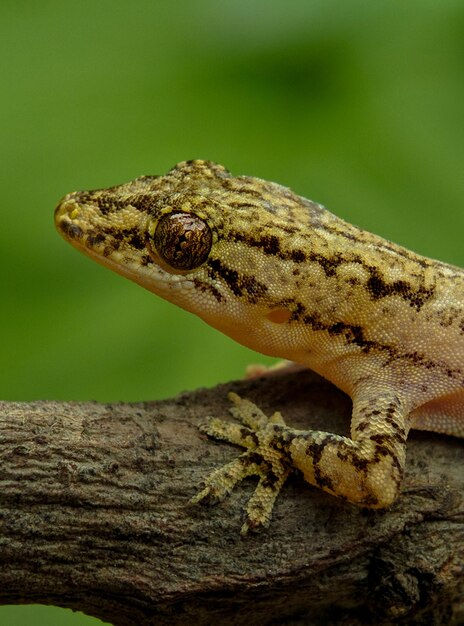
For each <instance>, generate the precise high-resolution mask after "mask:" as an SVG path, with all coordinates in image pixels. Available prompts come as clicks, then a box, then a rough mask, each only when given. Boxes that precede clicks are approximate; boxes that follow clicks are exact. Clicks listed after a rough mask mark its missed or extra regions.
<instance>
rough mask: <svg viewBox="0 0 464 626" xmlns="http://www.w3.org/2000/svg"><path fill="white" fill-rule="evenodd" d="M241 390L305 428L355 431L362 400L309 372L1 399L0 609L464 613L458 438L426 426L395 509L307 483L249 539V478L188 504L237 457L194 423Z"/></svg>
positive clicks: (344, 616)
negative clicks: (356, 405) (187, 388)
mask: <svg viewBox="0 0 464 626" xmlns="http://www.w3.org/2000/svg"><path fill="white" fill-rule="evenodd" d="M230 389H233V390H235V391H237V392H238V393H240V394H241V395H244V396H246V397H249V398H250V399H252V400H254V401H255V402H257V403H258V404H259V405H260V406H261V407H263V408H264V409H265V410H269V411H271V410H275V408H279V409H281V410H282V412H283V413H284V415H285V417H286V419H287V422H288V423H289V424H292V425H295V426H298V427H300V428H305V427H306V428H307V427H308V426H309V425H311V427H313V428H318V429H325V430H329V431H332V432H339V433H344V432H345V433H346V432H347V430H348V425H349V413H350V402H349V400H348V399H347V398H346V397H345V396H344V395H343V394H342V393H341V392H339V391H338V390H336V389H335V388H334V387H332V386H331V385H330V384H329V383H327V382H325V381H323V380H322V379H321V378H319V377H317V376H316V375H314V374H312V373H310V372H301V373H298V374H293V375H281V376H279V377H278V378H262V379H255V380H250V381H241V382H236V383H232V384H231V385H225V386H220V387H217V388H215V389H211V390H199V391H196V392H194V393H188V394H182V395H180V396H178V397H176V398H174V399H172V400H166V401H162V402H150V403H140V404H111V405H110V404H105V405H104V404H95V403H58V402H36V403H7V402H3V403H0V485H1V490H0V494H1V495H0V602H2V603H9V604H12V603H32V602H34V603H44V604H55V605H58V606H63V607H70V608H73V609H78V610H81V611H84V612H85V613H87V614H89V615H94V616H96V617H100V618H101V619H103V620H105V621H108V622H111V623H112V624H114V625H116V626H126V625H135V624H140V625H147V624H157V625H163V624H166V625H167V624H170V625H172V624H174V625H175V624H185V623H192V624H212V623H220V624H225V625H228V624H237V625H238V624H253V626H259V625H262V624H345V625H353V626H354V625H360V624H370V623H375V624H391V623H395V624H403V623H404V624H432V623H433V624H452V623H455V624H459V623H464V613H463V612H462V606H461V607H460V606H459V602H460V601H461V600H460V597H459V594H460V592H462V590H463V579H464V573H463V564H464V501H463V496H462V494H463V483H464V472H463V460H464V445H463V443H462V441H459V440H457V439H453V438H451V437H444V436H438V435H433V434H426V433H416V434H412V435H411V436H410V439H409V445H408V465H407V473H406V478H405V481H404V487H403V492H402V495H401V497H400V498H399V500H398V501H397V502H396V503H395V504H394V506H393V507H392V508H391V509H390V510H388V511H386V512H379V511H377V512H376V511H363V510H360V509H358V508H356V507H354V506H351V505H349V504H347V503H344V502H342V501H338V500H337V499H335V498H332V497H330V496H328V495H326V494H323V493H321V492H319V491H318V490H316V489H313V488H311V487H309V486H308V485H307V484H306V483H304V482H303V480H302V479H301V478H300V477H298V476H294V477H292V478H291V479H290V480H289V481H288V483H287V485H286V487H284V490H283V492H282V494H281V496H280V497H279V498H278V500H277V504H276V507H275V509H274V516H273V520H272V523H271V526H270V528H269V529H267V530H266V531H264V532H262V533H260V534H256V535H251V536H247V537H241V536H240V534H239V530H240V526H241V516H242V509H243V506H244V504H245V503H246V500H247V498H248V497H249V496H250V494H251V492H252V490H253V487H254V483H253V480H251V479H250V480H248V481H245V482H244V483H242V485H241V486H240V487H239V488H238V489H236V490H235V491H234V492H233V493H232V495H231V496H230V497H229V498H227V499H226V500H225V501H224V502H223V503H221V504H219V505H218V506H215V507H206V506H199V505H196V506H193V505H189V503H188V502H189V499H190V498H191V496H192V495H193V494H194V493H195V492H196V489H197V486H198V484H199V483H200V482H201V479H202V477H203V476H205V475H206V474H207V473H208V472H209V471H210V470H212V469H213V468H215V467H217V466H219V465H220V464H222V463H224V462H225V461H228V460H230V459H232V458H233V457H234V456H235V455H236V454H237V451H238V450H237V449H236V448H234V447H233V446H230V445H227V444H225V443H217V442H212V441H211V440H207V439H206V438H205V437H204V436H202V435H200V433H199V432H198V430H197V429H196V424H197V423H198V421H199V420H200V419H201V418H202V417H204V416H205V415H208V414H214V415H219V416H225V415H227V409H228V406H229V403H228V400H227V398H226V392H227V391H228V390H230ZM460 611H461V612H460Z"/></svg>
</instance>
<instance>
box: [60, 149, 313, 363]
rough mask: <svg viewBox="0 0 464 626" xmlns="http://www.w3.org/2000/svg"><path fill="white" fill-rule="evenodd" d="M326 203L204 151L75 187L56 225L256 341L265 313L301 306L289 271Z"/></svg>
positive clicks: (278, 315) (149, 284)
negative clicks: (117, 181)
mask: <svg viewBox="0 0 464 626" xmlns="http://www.w3.org/2000/svg"><path fill="white" fill-rule="evenodd" d="M323 211H324V210H323V209H322V208H321V207H320V206H319V205H317V204H314V203H312V202H310V201H307V200H305V199H303V198H301V197H299V196H297V195H296V194H294V193H293V192H291V191H290V190H289V189H286V188H285V187H281V186H280V185H277V184H275V183H270V182H266V181H263V180H260V179H256V178H251V177H245V176H241V177H233V176H232V175H231V174H230V173H229V172H228V171H227V170H226V169H225V168H224V167H222V166H221V165H217V164H215V163H212V162H210V161H200V160H195V161H184V162H182V163H179V164H178V165H176V166H175V167H174V168H173V169H172V170H170V171H169V172H168V173H167V174H166V175H164V176H142V177H140V178H137V179H135V180H133V181H131V182H129V183H125V184H122V185H117V186H114V187H110V188H107V189H97V190H94V191H79V192H74V193H70V194H68V195H66V196H65V197H64V198H63V199H62V200H61V202H60V203H59V205H58V206H57V208H56V210H55V224H56V227H57V229H58V231H59V232H60V234H61V235H62V236H63V237H64V238H65V239H66V240H67V241H69V242H70V243H71V244H72V245H73V246H74V247H76V248H77V249H79V250H81V251H82V252H84V253H85V254H87V255H89V256H90V257H92V258H93V259H94V260H96V261H98V262H99V263H101V264H103V265H105V266H107V267H109V268H110V269H112V270H114V271H116V272H118V273H119V274H122V275H123V276H126V277H127V278H130V279H131V280H133V281H135V282H137V283H138V284H140V285H142V286H143V287H145V288H146V289H149V290H150V291H152V292H154V293H156V294H158V295H160V296H162V297H163V298H165V299H167V300H169V301H171V302H173V303H175V304H177V305H178V306H181V307H182V308H184V309H187V310H189V311H191V312H193V313H195V314H197V315H199V316H200V317H202V318H203V319H204V320H206V321H207V322H208V323H209V324H211V325H212V326H215V327H216V328H218V329H219V330H221V331H223V332H225V333H226V334H228V335H230V336H233V337H234V338H235V339H237V340H238V341H240V342H241V343H246V344H247V345H250V343H251V344H254V343H255V342H254V341H253V338H252V337H250V333H251V334H253V333H260V332H262V331H263V328H262V325H261V324H260V323H258V322H260V321H262V320H264V323H269V322H272V323H274V324H275V323H282V322H285V321H288V319H289V318H290V317H291V315H292V314H293V309H292V306H293V305H292V304H291V302H292V301H294V295H295V284H294V282H292V284H290V283H289V279H288V276H291V275H292V271H294V270H296V272H295V271H294V274H293V276H297V274H298V265H299V264H301V263H302V262H303V261H304V260H305V253H304V249H305V245H304V242H303V241H302V239H301V237H302V235H301V234H300V233H301V226H302V222H306V223H308V225H309V223H312V222H317V221H318V220H319V219H320V217H321V215H322V213H323ZM264 330H265V331H266V332H267V329H264ZM245 334H246V336H245ZM256 349H260V347H259V345H258V344H256ZM261 351H262V348H261Z"/></svg>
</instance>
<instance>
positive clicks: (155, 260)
mask: <svg viewBox="0 0 464 626" xmlns="http://www.w3.org/2000/svg"><path fill="white" fill-rule="evenodd" d="M55 221H56V226H57V228H58V230H59V232H60V233H61V234H62V235H63V236H64V237H65V239H67V240H68V241H69V242H70V243H71V244H72V245H74V246H75V247H76V248H78V249H79V250H81V251H82V252H85V253H86V254H88V255H89V256H91V257H92V258H93V259H95V260H96V261H98V262H99V263H102V264H103V265H105V266H107V267H109V268H111V269H113V270H114V271H116V272H118V273H120V274H122V275H124V276H126V277H128V278H130V279H131V280H134V281H135V282H137V283H139V284H140V285H142V286H143V287H145V288H147V289H149V290H150V291H153V292H154V293H156V294H158V295H160V296H162V297H163V298H166V299H167V300H169V301H171V302H174V303H175V304H177V305H179V306H181V307H183V308H184V309H187V310H189V311H191V312H193V313H195V314H196V315H199V316H200V317H201V318H202V319H204V320H205V321H206V322H207V323H208V324H210V325H211V326H214V327H215V328H218V329H219V330H221V331H222V332H224V333H226V334H227V335H229V336H231V337H233V338H234V339H235V340H237V341H239V342H240V343H242V344H244V345H246V346H248V347H250V348H253V349H255V350H257V351H259V352H262V353H264V354H268V355H272V356H277V357H281V358H285V359H289V360H291V361H295V362H297V363H300V364H302V365H305V366H307V367H310V368H311V369H313V370H315V371H316V372H318V373H319V374H321V375H322V376H325V377H326V378H327V379H329V380H330V381H332V382H333V383H334V384H335V385H337V386H338V387H340V388H341V389H343V390H344V391H345V392H346V393H348V394H349V395H350V396H351V398H352V400H353V414H352V420H351V437H350V438H348V437H342V436H339V435H335V434H332V433H326V432H318V431H312V430H308V431H298V430H295V429H292V428H291V427H289V426H287V425H286V424H285V422H284V420H283V418H282V416H281V415H280V414H279V413H276V414H274V415H273V416H272V417H271V418H267V417H266V416H265V415H264V414H263V413H262V412H261V411H260V410H259V409H258V408H257V407H256V406H255V405H253V404H251V403H250V402H248V401H247V400H242V399H240V398H238V397H237V396H232V397H231V399H232V401H233V402H234V405H235V407H234V409H232V413H233V415H234V416H235V417H236V418H237V420H238V421H239V422H241V423H237V422H235V423H231V422H225V421H222V420H219V419H215V418H209V419H208V420H207V422H206V423H205V424H204V425H203V427H202V429H203V431H204V432H206V433H208V434H209V435H211V436H213V437H215V438H219V439H224V440H226V441H229V442H232V443H234V444H237V445H240V446H242V447H245V448H246V451H245V452H244V453H243V454H242V455H241V456H240V457H238V458H237V460H235V461H233V462H232V463H230V464H228V465H226V466H225V467H222V468H219V469H218V470H217V471H216V472H214V473H213V474H212V475H211V476H209V477H208V478H207V479H206V480H205V487H204V489H203V490H202V491H201V492H200V493H199V494H198V495H197V496H196V497H195V498H194V501H200V500H205V499H209V500H211V499H221V498H223V497H224V496H225V495H227V493H229V492H230V490H231V489H232V488H233V487H234V485H235V484H236V483H237V482H238V481H240V480H241V479H242V478H244V477H245V476H249V475H258V476H259V478H260V480H259V483H258V487H257V489H256V491H255V493H254V495H253V497H252V498H251V500H250V502H249V504H248V507H247V522H246V523H245V525H244V527H243V529H242V532H247V530H248V529H250V528H257V527H260V526H263V525H267V524H268V523H269V519H270V515H271V511H272V506H273V503H274V500H275V498H276V496H277V494H278V492H279V490H280V488H281V487H282V485H283V483H284V482H285V479H286V478H287V476H288V474H289V473H290V472H291V471H292V470H293V469H295V468H296V469H298V470H300V471H301V472H302V473H303V475H304V477H305V479H306V480H307V481H308V482H309V483H311V484H313V485H317V486H318V487H320V488H321V489H324V490H325V491H327V492H329V493H331V494H333V495H335V496H339V497H341V498H344V499H347V500H349V501H350V502H354V503H356V504H358V505H360V506H363V507H371V508H383V507H387V506H389V505H390V504H391V503H392V502H393V501H394V499H395V498H396V496H397V495H398V491H399V487H400V483H401V478H402V475H403V471H404V465H405V451H406V437H407V434H408V431H409V429H410V428H411V427H412V428H417V429H422V430H432V431H435V432H439V433H446V434H450V435H455V436H464V271H463V270H462V269H460V268H458V267H453V266H451V265H447V264H446V263H441V262H439V261H434V260H431V259H427V258H425V257H422V256H419V255H417V254H415V253H414V252H410V251H409V250H406V249H405V248H402V247H400V246H397V245H395V244H393V243H391V242H389V241H386V240H384V239H382V238H380V237H377V236H376V235H373V234H371V233H368V232H366V231H363V230H361V229H359V228H357V227H356V226H353V225H351V224H348V223H347V222H344V221H343V220H341V219H339V218H338V217H336V216H334V215H332V214H331V213H329V211H327V210H326V209H325V208H324V207H323V206H321V205H320V204H317V203H315V202H312V201H310V200H306V199H305V198H302V197H301V196H298V195H296V194H295V193H293V192H292V191H290V190H289V189H286V188H284V187H282V186H280V185H277V184H275V183H271V182H266V181H263V180H259V179H257V178H251V177H247V176H238V177H234V176H232V175H231V174H230V173H229V172H228V171H227V170H226V169H224V168H223V167H222V166H220V165H216V164H214V163H211V162H209V161H186V162H183V163H179V164H178V165H177V166H176V167H174V168H173V169H172V170H171V171H170V172H168V173H167V174H166V175H165V176H144V177H141V178H138V179H136V180H134V181H132V182H130V183H127V184H124V185H118V186H115V187H111V188H109V189H100V190H96V191H86V192H75V193H71V194H68V195H67V196H66V197H65V198H64V199H63V200H62V201H61V203H60V204H59V205H58V207H57V209H56V211H55Z"/></svg>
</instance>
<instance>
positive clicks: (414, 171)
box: [0, 0, 464, 626]
mask: <svg viewBox="0 0 464 626" xmlns="http://www.w3.org/2000/svg"><path fill="white" fill-rule="evenodd" d="M0 53H1V57H0V58H1V59H2V60H1V65H0V80H1V82H0V90H1V98H0V129H1V130H0V140H1V141H0V146H1V148H0V149H1V151H2V155H1V168H0V177H1V179H0V182H1V196H0V215H1V228H0V268H1V269H0V277H1V288H2V291H1V294H2V297H1V304H2V306H1V307H0V323H1V330H2V336H1V349H0V398H2V399H4V400H33V399H60V400H70V399H76V400H77V399H79V400H88V399H95V400H100V401H113V400H144V399H154V398H162V397H168V396H170V395H172V394H175V393H177V392H179V391H181V390H184V389H193V388H195V387H197V386H201V385H203V386H206V385H214V384H215V383H217V382H219V381H226V380H229V379H232V378H236V377H240V376H241V375H242V373H243V371H244V368H245V366H246V365H247V364H248V363H250V362H265V361H266V360H265V359H264V358H261V357H259V356H256V355H255V354H254V353H251V352H250V351H247V350H246V349H245V348H242V347H240V346H238V345H236V344H234V343H233V342H232V341H231V340H229V339H228V338H226V337H224V336H222V335H220V334H219V333H218V332H216V331H214V330H212V329H210V328H208V327H206V326H205V325H204V324H203V323H202V322H201V321H200V320H198V319H196V318H194V317H193V316H191V315H189V314H188V313H185V312H183V311H181V310H177V309H175V308H174V307H173V306H172V305H169V304H167V303H165V302H162V301H161V300H159V299H157V298H156V297H155V296H153V295H152V294H150V293H148V292H145V291H144V290H142V289H140V288H139V287H138V286H136V285H134V284H131V283H130V282H128V281H125V280H124V279H122V278H120V277H118V276H117V275H114V274H112V273H111V272H109V271H108V270H106V269H104V268H102V267H100V266H98V265H96V264H95V263H92V262H91V261H90V260H89V259H87V258H85V257H84V256H82V255H80V254H78V253H77V252H75V251H74V250H73V249H72V248H71V247H70V246H69V245H68V244H66V243H65V242H64V241H63V240H62V239H61V238H60V237H59V236H58V235H57V234H56V233H55V231H54V226H53V219H52V217H53V209H54V207H55V205H56V204H57V202H58V200H59V199H60V197H61V196H63V195H64V194H65V193H67V192H69V191H74V190H77V189H91V188H95V187H104V186H108V185H113V184H116V183H121V182H125V181H127V180H129V179H131V178H135V177H136V176H138V175H141V174H161V173H164V172H166V171H167V170H168V169H169V168H170V167H172V165H174V164H175V163H176V162H177V161H181V160H184V159H190V158H204V159H212V160H216V161H219V162H221V163H223V164H224V165H225V166H226V167H227V168H228V169H230V170H231V171H232V172H233V173H236V174H249V175H254V176H259V177H262V178H267V179H271V180H275V181H277V182H280V183H282V184H285V185H288V186H290V187H291V188H292V189H294V190H295V191H297V192H299V193H301V194H302V195H305V196H307V197H310V198H312V199H314V200H317V201H319V202H322V203H323V204H325V205H326V206H328V207H329V208H330V209H331V210H332V211H333V212H334V213H337V214H338V215H340V216H341V217H344V218H345V219H347V220H349V221H352V222H354V223H356V224H358V225H360V226H362V227H365V228H366V229H369V230H373V231H375V232H377V233H378V234H381V235H383V236H385V237H387V238H390V239H393V240H394V241H396V242H398V243H401V244H404V245H406V246H407V247H410V248H413V249H415V250H417V251H419V252H421V253H423V254H425V255H427V256H432V257H438V258H440V259H443V260H446V261H448V262H451V263H455V264H458V265H464V250H463V230H464V229H463V227H464V210H463V200H464V175H463V164H464V120H463V117H464V116H463V103H464V4H463V3H462V0H456V1H452V0H440V2H437V1H436V0H415V1H408V0H401V1H400V0H396V1H395V0H389V1H383V0H376V1H374V2H366V1H355V0H338V1H331V0H318V1H313V0H299V1H296V0H292V1H289V0H285V1H284V0H282V1H279V2H272V1H270V0H258V1H253V0H246V1H244V0H231V1H225V2H219V1H218V0H198V1H195V0H192V1H187V0H176V1H175V2H173V1H171V2H168V1H167V0H166V1H161V2H157V1H154V0H151V1H148V0H143V1H132V2H126V1H121V0H111V1H110V0H103V1H95V0H92V1H90V0H80V1H79V2H76V3H71V2H66V1H65V2H63V1H62V0H61V1H58V0H52V1H47V0H42V1H41V2H32V0H31V1H27V0H22V1H21V0H19V1H18V0H15V1H14V2H13V1H12V0H3V1H2V3H1V4H0ZM0 623H1V624H2V625H3V624H5V626H9V625H18V626H19V625H24V624H42V623H43V624H47V625H48V626H50V625H51V626H53V625H54V624H79V625H85V624H92V623H94V624H96V623H99V622H98V620H93V619H91V618H87V617H85V616H83V615H82V614H72V613H71V612H70V611H64V610H62V609H53V608H48V607H47V608H45V607H34V606H31V607H4V608H1V609H0Z"/></svg>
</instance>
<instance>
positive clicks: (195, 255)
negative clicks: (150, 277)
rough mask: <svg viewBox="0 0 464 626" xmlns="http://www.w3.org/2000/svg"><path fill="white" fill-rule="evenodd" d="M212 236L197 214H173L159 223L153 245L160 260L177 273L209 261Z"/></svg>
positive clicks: (169, 214)
mask: <svg viewBox="0 0 464 626" xmlns="http://www.w3.org/2000/svg"><path fill="white" fill-rule="evenodd" d="M212 242H213V236H212V233H211V229H210V228H209V226H208V224H207V223H206V222H205V221H204V220H202V219H201V218H199V217H198V216H197V215H194V214H191V213H183V212H173V213H168V214H167V215H164V216H163V217H162V218H161V219H160V220H159V222H158V224H157V226H156V229H155V233H154V237H153V243H154V246H155V249H156V252H157V254H158V255H159V256H160V258H161V259H162V260H163V261H164V262H165V263H167V264H168V265H169V266H170V267H172V268H173V269H175V270H181V271H182V270H193V269H195V268H197V267H199V266H200V265H202V264H203V263H204V262H205V261H206V259H207V258H208V255H209V252H210V250H211V245H212Z"/></svg>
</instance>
